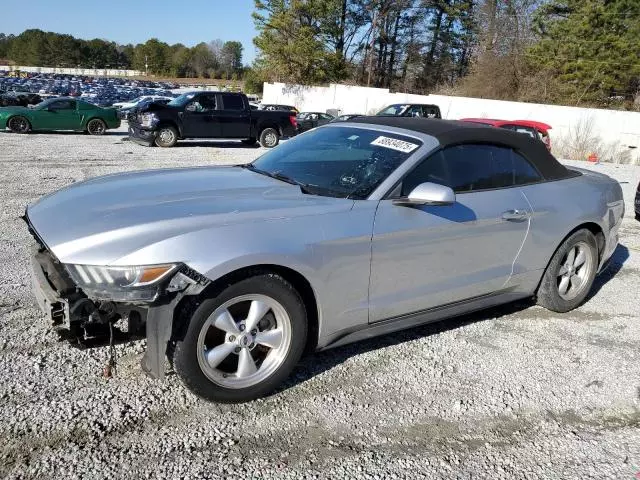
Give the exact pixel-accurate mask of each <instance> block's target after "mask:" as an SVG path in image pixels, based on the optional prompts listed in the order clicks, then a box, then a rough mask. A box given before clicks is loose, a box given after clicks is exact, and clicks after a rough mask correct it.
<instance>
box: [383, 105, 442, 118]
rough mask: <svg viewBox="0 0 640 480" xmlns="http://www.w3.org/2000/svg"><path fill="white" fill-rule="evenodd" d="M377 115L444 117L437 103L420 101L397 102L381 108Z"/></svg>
mask: <svg viewBox="0 0 640 480" xmlns="http://www.w3.org/2000/svg"><path fill="white" fill-rule="evenodd" d="M376 115H378V116H383V117H422V118H442V114H441V113H440V107H438V106H437V105H429V104H426V105H425V104H419V103H397V104H395V105H389V106H388V107H386V108H383V109H382V110H380V111H379V112H378V113H377V114H376Z"/></svg>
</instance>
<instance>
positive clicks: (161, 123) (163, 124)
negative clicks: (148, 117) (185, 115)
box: [154, 119, 183, 138]
mask: <svg viewBox="0 0 640 480" xmlns="http://www.w3.org/2000/svg"><path fill="white" fill-rule="evenodd" d="M178 123H180V124H178ZM162 127H173V128H175V129H176V131H177V132H178V138H183V132H182V122H176V121H174V120H168V119H167V120H160V121H159V122H158V124H157V125H156V126H155V127H154V130H155V131H158V130H159V129H161V128H162Z"/></svg>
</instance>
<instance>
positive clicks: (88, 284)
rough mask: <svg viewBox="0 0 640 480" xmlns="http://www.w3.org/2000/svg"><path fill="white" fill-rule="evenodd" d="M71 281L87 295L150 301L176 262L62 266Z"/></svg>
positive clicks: (121, 300) (128, 300)
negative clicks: (115, 265)
mask: <svg viewBox="0 0 640 480" xmlns="http://www.w3.org/2000/svg"><path fill="white" fill-rule="evenodd" d="M66 267H67V271H68V272H69V274H70V275H71V278H72V279H73V281H74V282H75V283H76V284H77V285H78V287H80V288H81V289H82V290H83V291H84V292H85V293H86V294H87V296H89V297H91V298H96V299H100V300H113V301H120V302H152V301H154V300H155V299H156V298H157V297H158V295H159V293H160V292H159V289H158V287H159V285H160V284H161V283H162V280H164V279H166V278H167V277H168V276H169V275H170V274H171V273H172V272H174V271H175V270H176V269H177V268H178V265H177V264H167V265H148V266H143V265H141V266H131V267H104V266H97V265H66Z"/></svg>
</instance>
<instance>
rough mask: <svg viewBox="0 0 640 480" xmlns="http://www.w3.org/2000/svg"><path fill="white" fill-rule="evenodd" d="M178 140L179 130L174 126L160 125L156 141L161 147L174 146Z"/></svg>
mask: <svg viewBox="0 0 640 480" xmlns="http://www.w3.org/2000/svg"><path fill="white" fill-rule="evenodd" d="M177 141H178V131H177V130H176V129H175V128H174V127H172V126H164V127H160V129H159V130H158V133H157V134H156V140H155V143H156V145H157V146H159V147H173V146H174V145H175V144H176V143H177Z"/></svg>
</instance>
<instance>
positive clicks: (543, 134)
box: [462, 118, 551, 150]
mask: <svg viewBox="0 0 640 480" xmlns="http://www.w3.org/2000/svg"><path fill="white" fill-rule="evenodd" d="M462 121H463V122H471V123H480V124H483V125H491V126H492V127H498V128H506V129H507V130H513V131H516V132H518V133H524V134H525V135H529V136H530V137H533V138H537V139H538V140H540V141H542V142H543V143H544V144H545V145H546V146H547V149H548V150H551V137H550V136H549V130H551V125H547V124H546V123H542V122H536V121H533V120H496V119H493V118H463V119H462Z"/></svg>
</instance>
